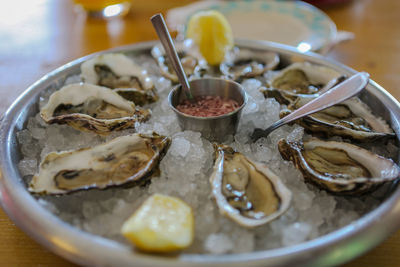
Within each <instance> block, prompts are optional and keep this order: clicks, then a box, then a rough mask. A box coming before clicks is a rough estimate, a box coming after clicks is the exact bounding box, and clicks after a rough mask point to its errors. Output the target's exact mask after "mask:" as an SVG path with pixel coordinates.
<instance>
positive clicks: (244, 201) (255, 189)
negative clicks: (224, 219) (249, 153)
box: [210, 145, 291, 227]
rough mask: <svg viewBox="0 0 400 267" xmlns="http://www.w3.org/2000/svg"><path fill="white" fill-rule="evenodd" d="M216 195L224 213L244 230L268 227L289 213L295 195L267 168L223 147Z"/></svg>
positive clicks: (216, 169)
mask: <svg viewBox="0 0 400 267" xmlns="http://www.w3.org/2000/svg"><path fill="white" fill-rule="evenodd" d="M215 149H216V153H217V159H216V162H215V165H214V172H213V174H212V175H211V177H210V182H211V186H212V193H213V196H214V197H215V199H216V202H217V205H218V208H219V210H220V212H221V213H222V214H224V215H226V216H228V217H230V218H231V219H233V220H234V221H236V222H237V223H239V224H240V225H242V226H245V227H254V226H258V225H262V224H265V223H267V222H269V221H271V220H273V219H275V218H277V217H278V216H280V215H281V214H282V213H283V212H285V211H286V210H287V208H288V207H289V203H290V200H291V192H290V191H289V189H287V188H286V187H285V185H284V184H283V183H282V182H281V181H280V179H279V177H277V176H276V175H275V174H274V173H272V172H271V171H270V170H269V169H268V168H267V167H266V166H265V165H263V164H260V163H255V162H252V161H251V160H250V159H248V158H247V157H245V156H244V155H243V154H241V153H239V152H235V151H234V150H233V149H232V148H231V147H228V146H225V145H219V146H217V147H216V148H215Z"/></svg>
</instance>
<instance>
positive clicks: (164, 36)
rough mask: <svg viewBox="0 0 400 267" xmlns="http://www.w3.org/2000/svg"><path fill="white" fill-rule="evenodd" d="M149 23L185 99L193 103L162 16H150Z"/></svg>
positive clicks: (188, 86)
mask: <svg viewBox="0 0 400 267" xmlns="http://www.w3.org/2000/svg"><path fill="white" fill-rule="evenodd" d="M151 23H153V27H154V29H155V30H156V32H157V35H158V38H159V39H160V41H161V44H162V45H163V47H164V49H165V53H166V54H167V55H168V57H169V59H170V60H171V62H172V66H173V67H174V70H175V72H176V75H177V76H178V79H179V82H180V83H181V84H182V88H183V90H184V92H185V94H186V97H187V98H188V99H189V100H190V101H193V95H192V93H191V91H190V85H189V82H188V80H187V77H186V74H185V71H184V70H183V67H182V64H181V61H180V60H179V57H178V54H177V53H176V49H175V46H174V43H173V42H172V38H171V35H170V34H169V32H168V28H167V25H166V24H165V21H164V18H163V16H162V14H156V15H154V16H152V17H151Z"/></svg>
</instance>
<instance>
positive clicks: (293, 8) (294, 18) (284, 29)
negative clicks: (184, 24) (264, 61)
mask: <svg viewBox="0 0 400 267" xmlns="http://www.w3.org/2000/svg"><path fill="white" fill-rule="evenodd" d="M201 9H202V10H204V9H214V10H217V11H220V12H221V13H223V14H224V15H225V16H226V18H227V19H228V21H229V23H230V24H231V27H232V31H233V35H234V37H235V38H243V39H253V40H268V41H273V42H278V43H283V44H287V45H291V46H295V47H297V48H298V49H299V50H300V51H301V52H306V51H309V50H313V51H316V50H319V49H321V48H323V47H324V46H326V45H328V44H329V43H331V42H332V41H333V40H335V38H336V34H337V31H336V25H335V23H333V21H332V20H331V19H330V18H329V17H328V16H327V15H326V14H325V13H323V12H322V11H321V10H319V9H318V8H316V7H314V6H312V5H309V4H307V3H304V2H301V1H290V2H289V1H272V0H270V1H265V0H264V1H260V0H247V1H229V2H221V3H218V2H211V3H210V5H208V6H207V5H206V6H205V5H202V6H201ZM191 11H192V12H191V14H193V9H192V10H191ZM197 11H199V10H196V12H197ZM186 19H188V17H187V18H186Z"/></svg>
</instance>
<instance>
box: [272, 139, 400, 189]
mask: <svg viewBox="0 0 400 267" xmlns="http://www.w3.org/2000/svg"><path fill="white" fill-rule="evenodd" d="M278 148H279V152H280V153H281V155H282V157H283V158H284V159H285V160H291V161H293V163H294V165H295V166H296V168H298V169H299V170H300V171H301V172H302V173H303V176H304V178H305V179H306V180H307V181H311V182H313V183H315V184H317V185H319V186H320V187H322V188H323V189H325V190H327V191H330V192H333V193H340V194H360V193H364V192H366V191H369V190H372V189H374V188H375V187H376V186H378V185H380V184H382V183H384V182H387V181H393V180H395V179H397V177H399V174H400V168H399V167H398V166H397V165H396V164H395V163H394V162H393V161H392V160H390V159H386V158H383V157H381V156H379V155H376V154H374V153H372V152H370V151H368V150H365V149H363V148H360V147H358V146H355V145H352V144H349V143H344V142H335V141H322V140H319V139H316V138H312V139H310V140H309V141H306V142H304V143H302V142H289V141H287V140H285V139H281V140H280V141H279V143H278Z"/></svg>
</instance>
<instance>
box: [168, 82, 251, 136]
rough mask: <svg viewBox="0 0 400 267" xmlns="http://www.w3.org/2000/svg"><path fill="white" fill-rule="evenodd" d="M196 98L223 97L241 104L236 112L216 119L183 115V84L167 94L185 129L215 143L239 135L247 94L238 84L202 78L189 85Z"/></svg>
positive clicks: (180, 124)
mask: <svg viewBox="0 0 400 267" xmlns="http://www.w3.org/2000/svg"><path fill="white" fill-rule="evenodd" d="M189 84H190V89H191V92H192V94H193V96H194V97H196V96H206V95H210V96H221V97H222V98H223V99H228V98H229V99H233V100H235V101H236V102H238V104H239V105H240V106H239V108H237V109H236V110H234V111H232V112H229V113H226V114H223V115H220V116H214V117H196V116H191V115H188V114H185V113H182V112H180V111H179V110H177V109H176V106H177V105H178V104H179V103H181V102H182V101H183V100H185V99H186V95H185V94H184V92H183V91H182V87H181V86H180V85H178V86H176V87H175V88H174V89H173V90H171V92H170V93H169V95H168V103H169V105H170V106H171V108H172V110H173V111H174V112H175V113H176V115H177V116H178V122H179V126H180V127H181V129H182V130H190V131H196V132H200V133H201V135H202V136H203V137H204V138H206V139H208V140H210V141H216V142H222V141H224V140H225V139H226V138H227V137H228V136H229V135H233V134H235V133H236V130H237V127H238V124H239V119H240V114H241V112H242V109H243V107H244V106H245V105H246V103H247V94H246V91H245V90H244V89H243V87H242V86H241V85H240V84H238V83H237V82H234V81H230V80H225V79H220V78H203V79H197V80H192V81H190V82H189Z"/></svg>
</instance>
